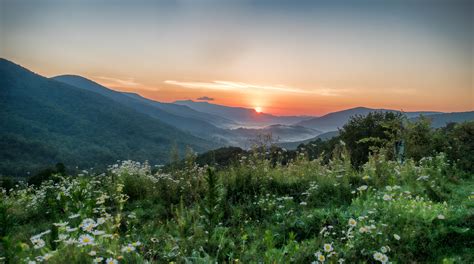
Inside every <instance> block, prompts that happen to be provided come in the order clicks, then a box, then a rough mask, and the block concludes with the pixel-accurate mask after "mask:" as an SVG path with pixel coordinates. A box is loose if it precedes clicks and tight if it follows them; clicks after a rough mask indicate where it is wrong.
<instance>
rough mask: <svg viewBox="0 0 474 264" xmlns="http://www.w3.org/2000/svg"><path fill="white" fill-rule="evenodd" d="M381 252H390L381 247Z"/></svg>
mask: <svg viewBox="0 0 474 264" xmlns="http://www.w3.org/2000/svg"><path fill="white" fill-rule="evenodd" d="M380 251H381V252H382V253H387V252H388V249H387V248H386V247H381V248H380Z"/></svg>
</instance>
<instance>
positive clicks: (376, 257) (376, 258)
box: [373, 252, 383, 261]
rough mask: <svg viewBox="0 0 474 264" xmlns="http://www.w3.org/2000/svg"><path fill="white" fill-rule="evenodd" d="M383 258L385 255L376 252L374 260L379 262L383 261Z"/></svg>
mask: <svg viewBox="0 0 474 264" xmlns="http://www.w3.org/2000/svg"><path fill="white" fill-rule="evenodd" d="M382 256H383V254H382V253H380V252H375V253H374V255H373V257H374V259H375V260H377V261H381V259H382Z"/></svg>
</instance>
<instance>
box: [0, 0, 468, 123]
mask: <svg viewBox="0 0 474 264" xmlns="http://www.w3.org/2000/svg"><path fill="white" fill-rule="evenodd" d="M473 28H474V1H469V0H467V1H461V0H384V1H380V0H370V1H369V0H354V1H348V0H345V1H343V0H332V1H318V0H313V1H303V0H302V1H298V0H260V1H257V0H240V1H237V0H220V1H210V0H207V1H206V0H163V1H159V0H158V1H151V0H150V1H141V0H136V1H112V0H109V1H104V0H81V1H79V0H74V1H73V0H0V56H1V57H3V58H6V59H9V60H12V61H14V62H16V63H18V64H20V65H22V66H24V67H26V68H28V69H30V70H32V71H34V72H37V73H39V74H41V75H44V76H47V77H52V76H56V75H61V74H77V75H81V76H84V77H86V78H89V79H92V80H94V81H96V82H98V83H100V84H103V85H105V86H107V87H109V88H112V89H115V90H119V91H129V92H136V93H138V94H140V95H142V96H145V97H147V98H151V99H154V100H158V101H164V102H172V101H175V100H181V99H193V100H197V99H200V100H202V101H209V102H212V103H217V104H224V105H230V106H243V107H249V108H257V107H258V108H259V109H261V110H262V111H263V112H267V113H272V114H277V115H322V114H325V113H328V112H332V111H337V110H341V109H346V108H350V107H357V106H366V107H374V108H391V109H397V110H404V111H414V110H437V111H448V112H451V111H466V110H474V84H473V76H474V67H473V61H474V55H473V54H474V42H473V40H474V31H473Z"/></svg>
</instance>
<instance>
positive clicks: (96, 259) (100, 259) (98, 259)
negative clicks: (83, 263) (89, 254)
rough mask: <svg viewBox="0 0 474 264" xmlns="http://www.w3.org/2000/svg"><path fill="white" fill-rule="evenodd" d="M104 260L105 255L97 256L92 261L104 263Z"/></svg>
mask: <svg viewBox="0 0 474 264" xmlns="http://www.w3.org/2000/svg"><path fill="white" fill-rule="evenodd" d="M102 260H104V258H103V257H97V258H95V259H93V260H92V262H94V263H102Z"/></svg>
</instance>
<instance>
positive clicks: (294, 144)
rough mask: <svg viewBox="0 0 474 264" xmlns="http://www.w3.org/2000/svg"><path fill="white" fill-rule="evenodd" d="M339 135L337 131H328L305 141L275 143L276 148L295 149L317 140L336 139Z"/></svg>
mask: <svg viewBox="0 0 474 264" xmlns="http://www.w3.org/2000/svg"><path fill="white" fill-rule="evenodd" d="M338 135H339V131H329V132H325V133H322V134H320V135H318V136H316V137H313V138H309V139H305V140H298V141H293V142H279V143H277V145H278V146H280V147H282V148H286V149H290V150H291V149H296V148H297V147H298V146H299V145H300V144H307V143H309V142H311V141H315V140H317V139H321V140H329V139H331V138H333V137H337V136H338Z"/></svg>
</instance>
